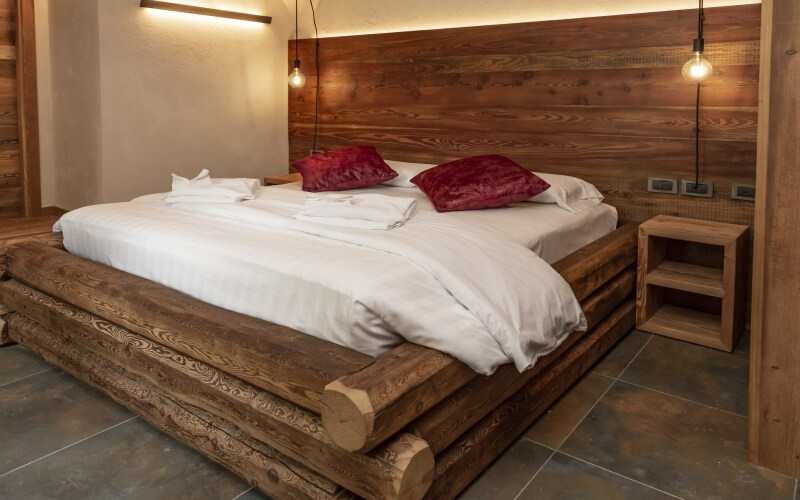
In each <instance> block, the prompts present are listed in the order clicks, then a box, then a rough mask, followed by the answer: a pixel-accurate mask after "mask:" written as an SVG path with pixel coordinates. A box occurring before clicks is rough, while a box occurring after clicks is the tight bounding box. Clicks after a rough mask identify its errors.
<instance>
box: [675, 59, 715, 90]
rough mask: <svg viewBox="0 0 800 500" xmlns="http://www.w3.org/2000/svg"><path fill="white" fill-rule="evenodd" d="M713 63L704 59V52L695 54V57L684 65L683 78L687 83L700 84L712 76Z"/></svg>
mask: <svg viewBox="0 0 800 500" xmlns="http://www.w3.org/2000/svg"><path fill="white" fill-rule="evenodd" d="M711 69H712V68H711V63H710V62H708V60H707V59H706V58H705V57H703V53H702V52H695V53H694V56H693V57H692V58H691V59H689V60H688V61H686V64H684V65H683V70H682V71H681V73H682V74H683V78H684V79H685V80H686V81H687V82H694V83H700V82H702V81H705V80H706V79H707V78H708V77H709V76H711Z"/></svg>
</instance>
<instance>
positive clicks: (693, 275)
mask: <svg viewBox="0 0 800 500" xmlns="http://www.w3.org/2000/svg"><path fill="white" fill-rule="evenodd" d="M748 229H749V228H748V227H747V226H740V225H736V224H725V223H722V222H711V221H704V220H695V219H685V218H682V217H670V216H666V215H659V216H657V217H653V218H652V219H650V220H649V221H647V222H645V223H643V224H642V225H641V226H639V264H638V275H637V284H636V327H637V328H639V329H640V330H644V331H646V332H650V333H657V334H660V335H665V336H667V337H673V338H677V339H681V340H686V341H688V342H693V343H695V344H701V345H705V346H708V347H714V348H716V349H722V350H724V351H728V352H730V351H732V350H733V347H734V346H735V345H736V341H737V339H738V338H739V334H740V333H741V332H742V329H743V328H744V321H745V307H746V288H745V279H746V277H745V270H746V269H745V265H746V253H747V231H748Z"/></svg>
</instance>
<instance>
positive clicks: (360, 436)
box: [321, 381, 375, 452]
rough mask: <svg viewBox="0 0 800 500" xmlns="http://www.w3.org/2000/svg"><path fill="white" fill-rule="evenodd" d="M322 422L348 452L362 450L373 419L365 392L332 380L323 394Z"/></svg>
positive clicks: (370, 431) (367, 438)
mask: <svg viewBox="0 0 800 500" xmlns="http://www.w3.org/2000/svg"><path fill="white" fill-rule="evenodd" d="M321 414H322V425H323V426H324V427H325V430H327V431H328V434H329V435H330V437H331V439H332V440H333V442H334V443H336V444H337V445H338V446H340V447H342V448H344V449H345V450H347V451H353V452H363V451H366V450H365V449H366V447H367V445H368V443H369V436H370V435H371V434H372V428H373V425H374V421H375V411H374V410H373V408H372V404H371V403H370V401H369V396H368V395H367V392H366V391H363V390H359V389H353V388H351V387H347V386H345V385H344V384H342V383H341V382H339V381H334V382H331V383H330V384H328V385H327V386H326V387H325V392H324V393H323V394H322V412H321Z"/></svg>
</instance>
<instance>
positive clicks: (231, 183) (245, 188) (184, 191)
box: [162, 169, 261, 203]
mask: <svg viewBox="0 0 800 500" xmlns="http://www.w3.org/2000/svg"><path fill="white" fill-rule="evenodd" d="M260 185H261V183H260V182H259V181H258V179H244V178H239V179H212V178H211V176H210V175H209V173H208V170H206V169H203V170H202V171H201V172H200V173H199V174H198V175H197V176H196V177H195V178H194V179H187V178H186V177H181V176H179V175H175V174H172V192H170V193H169V194H167V195H166V196H164V198H162V200H163V201H164V203H238V202H241V201H246V200H252V199H253V198H255V194H254V193H255V191H256V190H257V189H258V187H259V186H260Z"/></svg>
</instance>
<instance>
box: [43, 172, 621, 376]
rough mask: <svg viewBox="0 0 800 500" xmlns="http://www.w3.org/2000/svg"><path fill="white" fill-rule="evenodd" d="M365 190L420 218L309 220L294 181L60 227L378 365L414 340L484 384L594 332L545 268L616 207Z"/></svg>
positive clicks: (608, 227)
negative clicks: (459, 201)
mask: <svg viewBox="0 0 800 500" xmlns="http://www.w3.org/2000/svg"><path fill="white" fill-rule="evenodd" d="M366 192H370V193H378V194H383V195H387V196H397V197H406V198H408V197H413V198H415V199H416V202H417V207H418V211H417V213H416V214H415V215H414V217H413V218H412V219H410V220H409V221H408V222H406V223H405V224H404V225H403V226H401V227H398V228H395V229H392V230H390V231H367V230H353V229H347V228H333V227H326V226H322V225H319V224H313V223H302V222H298V221H297V220H295V215H296V214H297V213H298V212H299V211H301V210H302V209H303V206H304V197H305V193H304V192H302V191H301V190H300V187H299V184H287V185H282V186H270V187H265V188H261V189H260V190H259V191H258V193H257V196H256V199H255V200H252V201H248V202H244V203H237V204H208V203H180V204H174V205H166V204H164V203H162V202H161V198H162V196H163V195H150V196H145V197H141V198H137V199H136V200H134V201H132V202H127V203H112V204H105V205H95V206H91V207H84V208H81V209H78V210H75V211H72V212H70V213H68V214H66V215H65V216H64V217H62V219H61V220H60V221H59V223H58V224H57V229H60V230H62V231H63V233H64V245H65V247H66V248H67V250H69V251H70V252H72V253H74V254H76V255H79V256H81V257H84V258H88V259H90V260H93V261H96V262H101V263H104V264H107V265H110V266H112V267H115V268H117V269H121V270H124V271H127V272H130V273H132V274H136V275H138V276H142V277H144V278H147V279H150V280H152V281H156V282H159V283H161V284H164V285H166V286H169V287H171V288H174V289H176V290H179V291H181V292H184V293H186V294H188V295H191V296H193V297H195V298H198V299H199V300H202V301H205V302H208V303H211V304H215V305H218V306H220V307H224V308H226V309H230V310H234V311H237V312H241V313H243V314H247V315H250V316H254V317H258V318H261V319H265V320H268V321H271V322H274V323H278V324H282V325H286V326H289V327H291V328H294V329H297V330H299V331H302V332H305V333H308V334H310V335H314V336H317V337H320V338H324V339H327V340H330V341H332V342H336V343H339V344H342V345H346V346H348V347H351V348H353V349H356V350H359V351H361V352H364V353H367V354H370V355H379V354H381V353H382V352H385V351H387V350H388V349H390V348H392V347H394V346H395V345H397V344H399V343H401V342H403V341H404V340H408V341H411V342H415V343H418V344H421V345H425V346H428V347H431V348H434V349H438V350H441V351H443V352H447V353H449V354H451V355H453V356H455V357H456V358H458V359H460V360H462V361H464V362H465V363H467V364H469V365H470V366H471V367H472V368H473V369H475V370H476V371H477V372H479V373H483V374H490V373H492V372H493V371H494V370H495V369H496V368H497V366H499V365H500V364H503V363H507V362H513V363H515V365H516V366H517V368H518V369H520V370H524V369H526V368H528V367H530V366H532V365H533V364H534V363H535V362H536V360H537V359H538V358H539V357H541V356H543V355H545V354H547V353H548V352H551V351H552V350H554V349H555V348H556V347H557V346H558V344H559V343H560V342H561V341H562V340H563V339H564V338H565V337H566V335H567V334H569V332H571V331H572V330H575V329H581V328H582V327H585V319H584V318H583V314H582V313H581V311H580V306H579V304H578V303H577V300H576V299H575V297H574V295H573V294H572V293H571V290H570V289H569V286H568V285H567V284H566V282H564V281H563V279H562V278H561V277H560V276H559V275H558V274H557V273H556V272H555V271H553V270H552V268H550V266H549V265H547V264H546V262H554V261H556V260H558V259H560V258H561V257H563V256H565V255H567V254H569V253H571V252H572V251H574V250H576V249H578V248H580V247H582V246H584V245H586V244H588V243H590V242H591V241H594V240H595V239H597V238H599V237H600V236H602V235H604V234H606V233H608V232H610V231H612V230H613V229H614V228H615V226H616V211H615V210H614V209H613V208H612V207H609V206H607V205H602V204H601V205H597V206H595V207H590V208H587V209H585V210H582V211H580V212H578V213H577V214H572V213H569V212H567V211H564V210H562V209H560V208H558V207H557V206H555V205H546V204H536V203H520V204H515V205H512V206H509V207H503V208H497V209H490V210H481V211H471V212H453V213H447V214H439V213H436V212H435V210H434V209H433V207H432V206H431V204H430V202H429V201H428V200H427V199H426V198H425V197H424V195H423V194H422V193H420V192H419V191H418V190H416V189H414V188H402V187H391V186H378V187H375V188H370V189H369V190H350V191H348V194H353V195H357V194H360V193H366ZM530 250H533V252H531V251H530Z"/></svg>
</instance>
